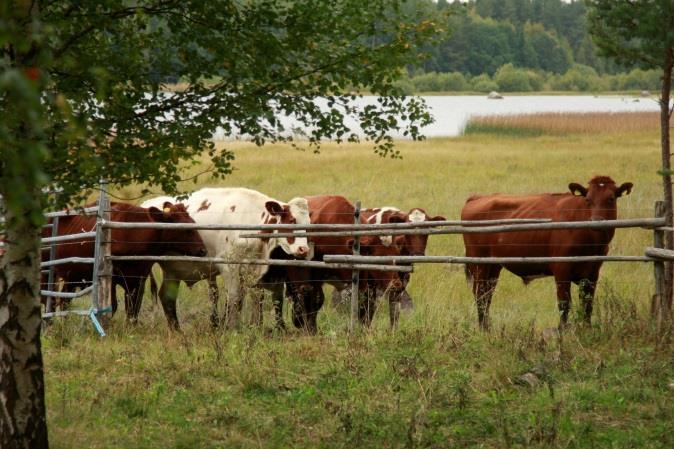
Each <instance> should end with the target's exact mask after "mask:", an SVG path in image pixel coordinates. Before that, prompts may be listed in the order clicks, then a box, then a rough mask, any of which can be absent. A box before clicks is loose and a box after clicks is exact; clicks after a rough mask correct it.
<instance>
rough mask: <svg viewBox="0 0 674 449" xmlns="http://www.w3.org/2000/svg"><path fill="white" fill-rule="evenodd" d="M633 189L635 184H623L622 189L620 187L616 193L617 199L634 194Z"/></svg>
mask: <svg viewBox="0 0 674 449" xmlns="http://www.w3.org/2000/svg"><path fill="white" fill-rule="evenodd" d="M632 187H634V184H632V183H631V182H625V183H623V184H622V185H621V186H620V187H618V190H616V192H615V196H616V198H618V197H621V196H623V195H629V194H630V193H631V192H632Z"/></svg>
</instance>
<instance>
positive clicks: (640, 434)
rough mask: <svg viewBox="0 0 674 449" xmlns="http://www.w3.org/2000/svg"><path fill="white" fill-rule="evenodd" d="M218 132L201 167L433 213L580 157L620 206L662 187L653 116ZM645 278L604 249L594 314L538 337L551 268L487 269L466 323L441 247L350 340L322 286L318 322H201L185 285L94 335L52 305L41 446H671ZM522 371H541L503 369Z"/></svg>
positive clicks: (457, 270) (279, 187) (669, 403)
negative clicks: (495, 273) (223, 328)
mask: <svg viewBox="0 0 674 449" xmlns="http://www.w3.org/2000/svg"><path fill="white" fill-rule="evenodd" d="M230 147H231V148H233V149H234V150H235V151H236V154H237V161H236V164H237V168H238V170H237V171H236V172H235V173H234V174H233V175H232V176H231V177H230V178H228V179H227V180H226V181H224V182H222V183H217V182H214V181H213V180H211V179H207V178H206V177H203V178H202V179H199V181H198V182H199V184H200V185H212V184H221V185H229V186H247V187H251V188H254V189H258V190H260V191H262V192H265V193H267V194H269V195H271V196H274V197H277V198H279V199H284V200H288V199H290V198H291V197H293V196H298V195H312V194H321V193H335V194H342V195H345V196H346V197H348V198H350V199H351V200H353V201H355V200H361V201H362V203H363V205H364V206H365V207H367V206H385V205H396V206H398V207H400V208H403V209H406V208H411V207H415V206H421V207H424V208H425V209H426V210H427V211H429V213H431V214H443V215H445V216H447V217H448V218H450V219H451V218H458V216H459V211H460V209H461V206H462V204H463V202H464V201H465V199H466V198H467V197H468V196H469V195H471V194H473V193H491V192H504V193H505V192H507V193H526V192H545V191H564V190H565V189H566V186H567V185H568V184H569V183H570V182H580V183H586V182H587V181H588V180H589V179H590V178H591V177H592V176H593V175H595V174H607V175H610V176H612V177H613V178H614V179H615V180H616V181H617V182H618V183H622V182H626V181H630V182H633V183H634V186H635V187H634V190H633V192H632V194H631V195H629V196H627V197H626V198H623V199H621V200H620V202H619V215H620V217H621V218H633V217H648V216H652V214H653V203H654V201H655V200H656V199H659V198H660V196H661V195H660V188H661V184H660V179H659V178H658V176H657V175H656V174H655V173H656V170H657V168H658V167H659V162H658V161H659V146H658V136H657V134H656V133H653V132H642V133H629V134H625V133H623V134H598V135H587V134H583V135H574V134H568V135H564V136H559V135H557V136H546V135H542V136H538V137H530V138H521V137H517V138H513V137H510V136H502V135H491V134H474V135H469V136H466V137H462V138H459V139H434V140H429V141H426V142H421V143H414V142H401V143H400V149H401V151H402V154H403V157H404V159H403V160H390V159H381V158H379V157H377V156H375V155H374V154H373V153H372V152H371V151H370V149H369V147H368V146H367V145H344V146H334V145H326V146H325V147H324V149H323V150H322V152H321V154H319V155H314V154H312V153H311V152H310V151H305V152H302V151H298V150H295V149H292V148H289V147H286V146H270V147H265V148H262V149H259V148H256V147H252V146H249V145H245V144H240V143H233V144H231V145H230ZM192 170H194V172H197V171H198V168H193V169H192ZM190 186H191V184H187V185H186V188H190ZM137 192H138V189H137V188H126V189H122V190H121V191H120V192H117V193H119V194H122V195H128V196H129V197H131V196H134V195H135V194H136V193H137ZM652 239H653V236H652V233H650V232H648V231H644V230H618V231H617V232H616V237H615V239H614V241H613V242H612V244H611V250H610V252H611V254H642V253H643V248H644V247H645V246H647V245H649V244H651V243H652ZM429 242H430V243H429V248H428V251H427V253H428V254H431V255H442V254H447V255H462V254H463V245H462V241H461V237H460V236H433V237H431V238H430V241H429ZM652 279H653V269H652V266H650V265H649V264H645V263H644V264H617V263H613V264H606V265H605V266H604V267H603V268H602V274H601V279H600V285H599V288H598V294H597V298H596V301H595V304H596V307H595V320H594V324H593V327H592V328H591V329H586V328H583V327H580V326H573V327H572V328H571V329H570V330H569V331H568V332H566V333H565V334H564V335H563V338H562V340H561V341H558V340H553V341H547V342H546V341H545V340H544V339H543V337H542V332H543V331H544V330H545V329H547V328H550V327H553V326H555V325H556V324H557V319H558V318H557V314H556V305H555V299H554V298H555V290H554V285H553V283H552V281H551V279H549V278H548V279H542V280H538V281H536V282H533V283H531V284H530V285H529V286H527V287H525V286H524V285H523V284H522V282H521V281H520V280H519V279H518V278H516V277H514V276H512V275H510V274H507V273H505V274H503V275H502V276H501V280H500V283H499V286H498V288H497V291H496V294H495V295H494V301H493V304H492V320H493V327H494V329H493V331H492V332H491V333H490V334H483V333H481V332H479V331H478V330H477V326H476V321H477V320H476V312H475V310H474V304H473V300H472V297H471V293H470V289H469V287H468V285H467V284H466V281H465V279H464V276H463V268H462V267H461V266H459V265H451V266H447V265H420V266H418V267H416V272H415V273H414V275H413V276H412V281H411V283H410V286H409V290H410V294H411V295H412V297H413V298H414V300H415V309H414V311H412V312H411V313H408V314H404V315H403V317H402V319H401V324H400V327H399V329H398V330H397V331H396V332H390V331H389V330H388V327H387V318H388V317H387V315H388V314H387V313H386V312H387V311H386V306H385V305H382V308H381V310H380V313H378V314H377V316H376V319H375V322H374V325H373V328H372V330H370V331H367V332H361V333H360V334H359V335H357V336H355V337H352V338H349V336H348V334H347V332H346V327H347V317H346V316H345V315H344V314H343V312H341V311H339V310H335V309H333V308H332V307H331V306H330V304H329V301H327V302H326V305H325V306H324V308H323V310H322V311H321V314H320V316H319V327H320V332H319V335H317V336H307V335H304V334H303V333H301V332H299V331H295V330H291V331H290V332H288V333H287V334H279V333H276V332H274V331H273V330H272V329H271V327H270V326H271V324H270V323H271V311H270V310H269V308H270V306H269V304H267V310H266V316H265V319H266V327H265V328H264V329H262V330H258V329H249V328H244V329H243V330H241V331H239V332H233V333H222V332H218V333H213V332H211V331H210V329H209V325H208V322H209V321H208V314H209V302H208V299H207V292H206V286H205V285H201V284H198V285H197V286H195V287H194V289H193V290H191V291H190V290H187V289H185V288H184V287H183V290H182V291H181V296H180V299H179V304H178V307H179V315H180V318H181V320H182V323H183V328H184V334H182V335H177V334H171V333H170V332H169V331H168V330H167V329H166V324H165V320H164V318H163V315H162V312H161V307H160V306H159V305H157V304H153V303H152V301H151V300H149V299H146V301H145V304H144V306H143V310H142V312H141V324H139V325H138V326H129V325H127V324H126V323H125V322H124V317H123V312H122V313H120V314H118V315H117V316H115V317H114V319H113V320H112V323H111V326H110V327H109V329H108V331H109V335H108V337H106V338H104V339H100V338H99V337H97V336H96V334H95V333H94V331H93V330H92V328H91V325H90V323H88V322H86V321H84V320H82V319H81V318H76V317H73V318H68V319H65V320H58V321H56V322H55V323H54V325H53V326H51V327H50V328H49V329H48V330H47V331H46V335H45V338H44V340H43V341H44V348H43V349H44V357H45V364H46V382H47V407H48V420H49V429H50V436H51V442H52V447H54V448H71V447H91V448H239V447H240V448H248V447H251V448H257V447H265V448H267V447H279V448H286V447H297V448H314V447H319V448H351V447H372V448H382V447H384V448H387V447H391V448H393V447H396V448H397V447H401V448H403V447H404V448H408V447H410V448H412V447H437V448H447V447H458V448H463V447H471V448H472V447H475V448H510V447H560V448H562V447H563V448H567V447H568V448H605V447H611V448H671V447H672V446H674V434H673V433H672V432H671V425H672V422H674V391H673V390H672V388H671V387H669V386H668V385H669V384H670V383H672V382H674V350H673V347H672V344H671V342H662V341H659V340H658V339H657V338H656V335H655V331H654V329H653V325H652V323H651V321H650V319H649V313H648V311H649V305H650V297H651V295H652V293H653V280H652ZM244 312H245V311H244ZM286 321H287V322H288V323H289V319H288V317H286ZM532 370H533V371H535V372H537V373H538V374H539V378H540V380H541V382H540V384H539V385H537V386H533V387H531V386H526V385H520V384H519V383H518V382H517V379H518V378H519V376H520V375H521V374H522V373H525V372H528V371H532Z"/></svg>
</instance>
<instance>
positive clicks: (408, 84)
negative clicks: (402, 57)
mask: <svg viewBox="0 0 674 449" xmlns="http://www.w3.org/2000/svg"><path fill="white" fill-rule="evenodd" d="M393 84H394V86H395V87H396V88H398V89H400V93H401V94H402V95H414V93H415V88H414V84H413V83H412V81H410V79H409V78H402V79H399V80H398V81H396V82H395V83H393Z"/></svg>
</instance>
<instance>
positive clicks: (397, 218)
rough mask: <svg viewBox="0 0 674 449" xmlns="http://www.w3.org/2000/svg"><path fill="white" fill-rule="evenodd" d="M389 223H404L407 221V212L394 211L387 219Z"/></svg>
mask: <svg viewBox="0 0 674 449" xmlns="http://www.w3.org/2000/svg"><path fill="white" fill-rule="evenodd" d="M388 222H389V223H406V222H407V214H405V213H403V212H396V213H395V214H392V215H391V216H390V217H389V219H388Z"/></svg>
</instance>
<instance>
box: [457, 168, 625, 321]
mask: <svg viewBox="0 0 674 449" xmlns="http://www.w3.org/2000/svg"><path fill="white" fill-rule="evenodd" d="M569 190H570V192H567V193H543V194H537V195H523V196H508V195H501V194H494V195H485V196H473V197H471V198H469V199H468V200H467V201H466V204H465V205H464V206H463V209H462V211H461V219H462V220H496V219H504V218H550V219H552V220H553V221H589V220H615V219H616V217H617V205H616V200H617V199H618V198H619V197H621V196H622V195H627V194H629V193H630V191H631V190H632V183H629V182H626V183H624V184H622V185H621V186H619V187H618V186H616V184H615V182H614V181H613V180H612V179H611V178H609V177H607V176H596V177H594V178H592V180H590V182H589V186H588V187H587V188H586V187H583V186H582V185H580V184H577V183H571V184H569ZM614 232H615V231H614V230H613V229H606V230H604V229H601V230H591V229H565V230H542V231H526V232H525V231H522V232H501V233H493V234H464V236H463V240H464V244H465V247H466V256H468V257H558V256H592V255H606V254H607V253H608V245H609V243H610V242H611V239H612V238H613V234H614ZM501 268H505V269H506V270H508V271H510V272H512V273H514V274H516V275H517V276H520V277H521V278H522V279H523V280H524V282H525V283H528V282H529V281H530V280H532V279H535V278H538V277H543V276H554V278H555V283H556V284H557V302H558V307H559V311H560V314H561V317H560V327H561V326H563V325H565V324H566V322H567V319H568V315H569V307H570V303H571V293H570V290H571V283H572V282H573V283H575V284H577V285H579V288H580V299H581V300H582V302H583V308H584V315H585V321H586V322H587V323H590V320H591V316H592V300H593V297H594V291H595V287H596V284H597V279H598V277H599V269H600V268H601V262H574V263H569V262H564V263H541V264H509V265H496V264H467V265H466V275H467V276H469V278H470V277H472V280H473V294H474V296H475V300H476V303H477V313H478V320H479V324H480V327H481V328H482V329H485V330H486V329H488V328H489V305H490V303H491V297H492V294H493V293H494V289H495V287H496V282H497V280H498V276H499V273H500V272H501Z"/></svg>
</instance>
